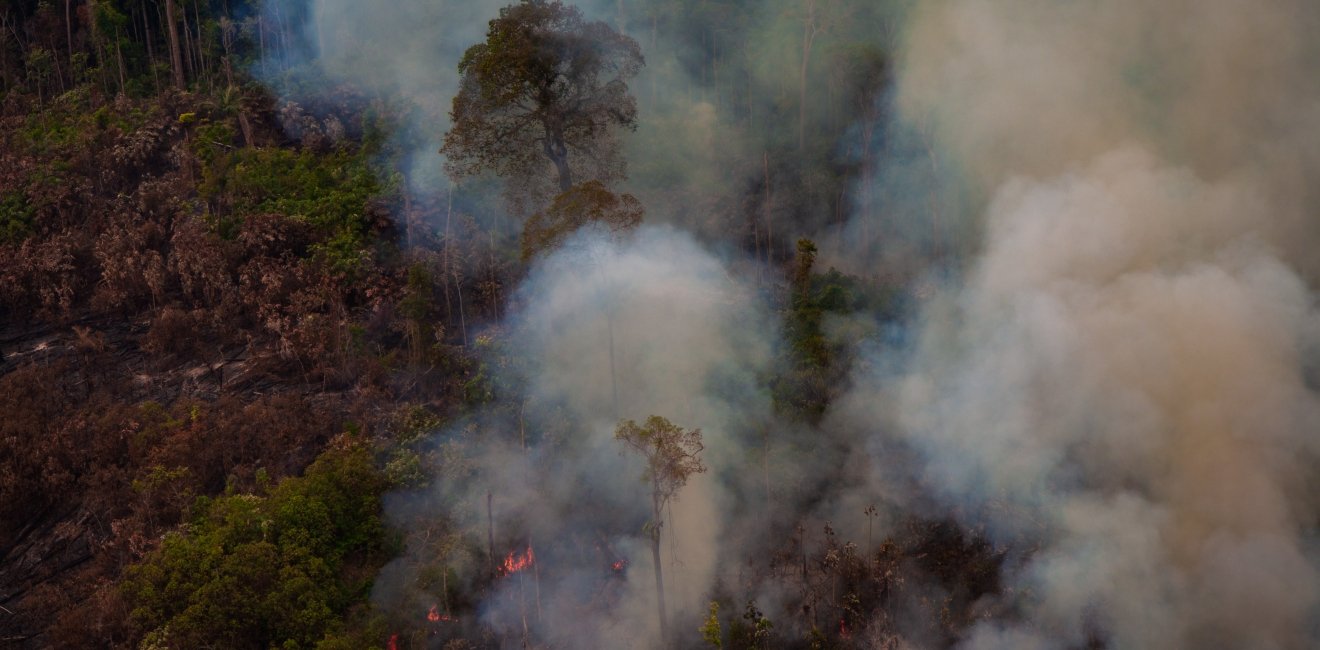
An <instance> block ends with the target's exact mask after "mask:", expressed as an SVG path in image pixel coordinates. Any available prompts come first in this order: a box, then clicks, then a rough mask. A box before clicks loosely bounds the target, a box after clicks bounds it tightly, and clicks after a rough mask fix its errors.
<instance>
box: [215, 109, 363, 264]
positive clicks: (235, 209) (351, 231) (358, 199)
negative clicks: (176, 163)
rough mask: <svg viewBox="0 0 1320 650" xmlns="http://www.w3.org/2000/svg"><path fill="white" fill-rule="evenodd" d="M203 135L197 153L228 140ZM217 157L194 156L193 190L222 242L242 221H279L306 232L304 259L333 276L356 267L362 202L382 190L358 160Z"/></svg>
mask: <svg viewBox="0 0 1320 650" xmlns="http://www.w3.org/2000/svg"><path fill="white" fill-rule="evenodd" d="M212 128H213V129H215V128H216V127H212ZM203 135H205V136H208V137H206V142H202V143H200V146H202V147H206V146H207V145H208V143H212V144H213V143H214V142H224V140H225V139H226V138H225V136H226V135H228V138H232V133H228V134H226V133H225V132H223V131H218V130H213V131H207V132H206V133H205V134H203ZM217 138H218V139H217ZM200 139H201V138H200V137H199V140H200ZM221 149H224V147H220V148H219V149H216V148H211V149H209V150H207V153H205V154H203V155H202V157H203V160H204V162H206V164H205V165H204V167H203V171H202V176H203V179H202V182H201V184H200V185H199V187H198V190H199V192H200V194H201V195H202V197H203V198H205V199H206V200H207V201H208V202H210V204H211V206H212V208H213V214H214V215H216V217H217V225H218V226H219V228H220V232H221V234H222V235H233V234H234V233H235V232H237V227H238V225H239V224H240V223H242V221H243V219H244V218H246V217H248V216H251V215H256V214H265V213H278V214H283V215H286V216H289V217H293V218H295V219H298V220H300V221H303V222H304V223H307V224H308V225H310V226H311V227H312V228H313V230H314V231H315V232H316V234H317V235H318V236H319V238H320V239H321V241H320V242H319V243H317V244H315V245H314V246H313V247H312V250H311V252H312V253H313V255H316V256H318V257H320V258H321V259H322V260H323V261H325V262H326V263H327V264H328V265H329V266H330V267H331V268H332V269H333V270H335V271H338V272H351V271H353V270H354V269H356V268H357V267H358V265H359V264H360V262H361V261H362V258H363V256H364V253H365V251H366V249H367V247H368V235H369V222H368V218H367V214H366V207H367V202H368V201H370V200H371V199H372V198H373V197H375V196H376V195H377V194H378V193H380V192H381V189H382V188H381V186H380V183H379V181H378V180H377V179H376V175H375V172H374V171H373V170H372V168H371V165H370V164H369V162H368V161H367V159H366V155H365V154H363V153H362V152H358V153H356V154H354V153H350V152H348V151H344V150H338V151H334V152H332V153H329V154H317V153H316V152H313V151H307V150H304V151H290V150H288V149H255V148H245V149H237V150H227V149H225V150H223V151H222V150H221ZM207 158H209V159H210V160H207Z"/></svg>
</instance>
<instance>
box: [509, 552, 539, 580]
mask: <svg viewBox="0 0 1320 650" xmlns="http://www.w3.org/2000/svg"><path fill="white" fill-rule="evenodd" d="M535 561H536V554H534V553H532V547H530V546H528V547H527V552H526V553H524V554H521V555H519V554H518V552H517V551H510V552H509V556H508V557H506V558H504V564H502V565H500V570H501V573H503V574H504V575H506V576H507V575H510V574H513V573H517V572H519V571H523V570H525V569H527V568H528V567H530V566H532V564H533V563H534V562H535Z"/></svg>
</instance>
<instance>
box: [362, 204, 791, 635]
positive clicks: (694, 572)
mask: <svg viewBox="0 0 1320 650" xmlns="http://www.w3.org/2000/svg"><path fill="white" fill-rule="evenodd" d="M511 312H512V313H511V316H510V318H509V325H508V327H509V330H508V331H507V332H506V334H505V335H503V336H501V337H500V342H499V343H498V344H499V345H502V346H507V347H506V352H509V353H511V354H510V355H508V356H506V357H503V358H506V359H521V360H525V362H524V363H523V364H522V365H521V366H520V367H518V368H502V369H501V368H494V369H492V372H493V373H495V374H497V375H498V374H504V373H508V374H510V375H517V376H518V378H519V379H520V380H521V381H522V382H525V383H524V385H525V391H524V392H523V393H522V400H523V401H522V403H521V405H519V406H517V407H516V409H515V411H516V416H515V417H513V418H509V417H508V416H507V408H508V406H509V405H508V404H503V405H496V406H494V407H492V411H491V412H490V413H488V414H477V415H476V417H475V418H473V419H472V420H470V421H469V424H468V425H467V426H460V427H459V428H458V429H457V430H449V431H442V432H438V433H439V435H438V437H437V438H438V440H439V441H440V442H441V444H442V445H450V449H451V450H452V451H451V452H447V453H451V455H455V454H457V455H461V456H462V457H463V458H465V459H466V460H464V461H463V462H461V463H456V465H455V466H456V467H458V466H461V467H462V469H461V471H456V472H452V473H442V475H440V476H437V477H435V490H434V493H432V494H427V495H401V496H399V497H398V498H392V499H391V502H390V508H389V509H390V512H391V515H392V516H393V517H394V518H395V519H396V520H398V521H399V522H400V523H403V524H404V525H407V520H408V517H409V516H410V515H409V514H408V513H410V512H414V511H419V510H420V511H421V512H423V513H430V516H431V517H432V518H434V517H436V516H439V517H442V518H452V519H453V520H454V521H455V522H456V524H457V525H458V526H461V527H466V528H467V529H469V530H473V531H475V530H484V529H485V527H486V524H487V521H486V520H487V510H486V508H487V501H486V499H487V496H486V495H488V494H489V495H491V503H492V506H491V513H492V514H493V528H494V537H495V540H496V544H497V548H496V555H497V556H499V555H501V554H503V553H504V552H505V551H506V550H507V547H508V545H509V544H514V545H515V550H516V548H521V544H523V543H524V540H528V541H530V542H531V543H532V545H533V546H534V548H535V553H536V555H537V557H538V558H540V561H539V562H538V574H537V576H536V577H535V578H533V577H532V576H530V575H519V576H518V577H517V579H510V578H501V579H497V580H496V583H495V585H494V586H493V587H492V588H491V590H489V592H487V593H485V594H483V595H482V599H483V600H482V602H481V603H480V604H479V606H478V607H477V608H476V609H477V611H478V613H479V615H480V617H481V621H480V622H481V623H482V624H483V625H486V626H488V627H489V629H493V630H495V631H496V632H498V633H500V634H503V635H506V636H507V638H511V639H512V638H519V637H520V636H521V635H522V633H523V632H522V630H523V627H522V625H523V623H522V621H523V619H524V616H526V617H527V619H529V620H530V623H529V626H530V628H531V629H532V631H533V633H534V634H535V637H536V638H537V639H543V640H545V641H547V642H551V643H555V644H559V645H562V646H564V647H615V644H616V643H617V642H618V640H619V639H629V640H630V641H629V643H630V644H631V647H638V648H644V647H651V644H658V643H659V638H660V635H659V629H658V622H657V621H658V619H657V616H656V602H655V591H654V582H653V574H652V569H653V565H652V558H651V554H650V550H649V541H648V540H647V538H646V535H645V533H644V532H643V530H642V526H643V525H644V524H645V522H646V521H647V519H648V518H649V516H650V503H651V502H650V494H649V492H648V491H647V486H646V484H644V483H643V482H642V480H641V479H642V471H643V467H642V463H641V460H640V459H639V458H636V457H634V456H632V455H631V454H630V453H628V452H627V449H626V447H625V446H624V445H623V444H622V443H620V442H619V441H617V440H615V439H614V429H615V426H616V424H617V422H618V420H619V419H620V418H629V419H634V420H637V421H642V420H644V419H645V418H647V417H648V416H650V415H661V416H663V417H666V418H667V419H669V420H671V421H672V422H674V423H675V424H678V425H680V426H683V427H685V428H700V429H701V430H702V432H703V438H704V444H705V447H706V448H705V451H704V453H703V454H702V459H703V461H704V462H705V464H706V465H707V467H708V468H709V471H708V473H706V474H702V475H697V476H694V477H693V478H692V479H691V480H690V481H689V482H688V484H687V486H686V487H684V488H683V489H682V490H681V491H680V492H679V493H678V495H677V496H676V497H675V500H674V501H673V502H672V504H671V507H670V508H669V510H668V511H667V513H666V515H665V517H664V518H665V522H664V527H663V529H662V531H663V536H662V560H663V565H664V572H665V585H666V602H667V603H668V609H669V612H670V614H671V617H673V618H674V619H675V620H689V619H690V618H691V617H692V614H693V612H692V610H694V609H699V608H700V606H701V605H702V604H704V603H705V602H706V597H707V595H708V594H709V593H710V591H711V587H712V584H713V583H714V582H715V580H716V577H717V575H716V574H717V562H718V560H719V559H720V553H721V552H725V551H727V550H728V549H727V548H726V544H725V543H724V541H723V538H724V537H725V536H726V535H727V531H726V530H725V526H726V525H727V524H728V522H729V520H730V516H729V514H728V510H729V507H730V505H729V501H730V499H731V493H730V488H729V487H728V485H727V476H728V475H729V474H730V471H731V470H736V469H738V468H740V467H741V466H742V463H744V462H745V457H744V456H745V454H744V453H743V452H742V451H741V450H740V448H739V443H738V442H737V440H736V439H735V437H734V435H733V433H734V432H735V431H737V430H739V428H740V427H742V426H743V424H742V423H741V420H740V418H742V417H744V416H745V415H747V414H751V413H764V412H767V411H768V410H769V404H768V401H769V400H768V398H767V397H766V396H765V395H764V394H763V393H762V392H761V391H759V390H758V389H757V382H758V380H759V379H760V377H762V376H763V375H764V373H765V372H766V371H767V368H768V366H769V364H770V361H771V356H772V351H773V344H774V340H775V338H776V336H777V330H776V329H775V328H765V327H764V323H766V322H770V321H771V318H770V315H769V312H768V310H767V308H766V306H765V305H764V304H763V303H762V301H761V299H760V297H759V296H757V295H756V294H755V293H754V292H752V291H750V290H749V289H748V288H747V287H746V286H745V285H743V284H742V283H740V282H739V281H738V280H736V279H735V278H734V277H732V276H731V275H730V274H729V272H728V270H727V269H726V268H725V265H724V264H723V263H722V262H721V261H720V260H719V259H718V258H716V257H715V256H713V255H712V254H711V253H709V252H707V251H706V250H704V249H703V248H702V247H701V246H700V245H698V244H697V243H696V242H695V240H694V239H693V238H692V237H691V236H689V235H687V234H684V233H681V232H678V231H675V230H672V229H669V228H656V227H649V226H648V227H643V228H641V229H640V230H639V231H638V232H636V233H634V234H633V235H631V236H629V237H628V238H627V239H626V240H624V241H615V240H612V239H611V238H610V237H609V236H608V234H607V233H605V234H603V233H597V232H594V231H591V229H587V230H586V231H583V232H580V233H579V234H578V235H575V236H574V237H573V238H571V239H570V240H569V241H568V242H566V243H565V245H564V246H563V248H562V249H560V250H558V251H556V252H554V253H552V254H550V255H548V256H547V257H546V258H545V259H544V260H542V261H540V262H538V263H537V264H535V265H534V266H533V268H532V270H531V273H530V275H529V277H528V278H527V280H526V281H525V282H524V283H523V285H522V286H521V288H520V290H519V293H518V294H517V296H516V297H515V298H514V300H513V307H512V309H511ZM491 361H492V362H494V361H496V359H492V360H491ZM616 394H617V398H616ZM503 397H504V398H506V399H516V398H517V396H514V395H505V396H503ZM501 408H503V409H504V410H503V411H500V410H499V409H501ZM524 441H525V443H524ZM524 444H525V445H526V446H525V447H524ZM426 516H427V515H425V514H423V518H425V517H426ZM442 559H444V560H445V561H446V562H449V563H451V564H453V563H454V560H449V559H445V558H440V557H436V558H424V559H423V561H424V562H434V561H440V560H442ZM615 559H621V560H623V561H625V562H626V565H627V568H626V570H622V571H612V570H611V566H610V564H611V562H613V561H615ZM480 562H481V559H480V557H479V556H478V557H476V558H474V559H473V560H470V561H468V565H467V567H466V571H467V572H468V573H469V574H479V573H481V571H482V569H481V566H480ZM396 564H397V566H394V567H391V568H389V569H387V570H386V571H385V572H384V574H383V578H382V580H381V581H380V582H379V583H378V585H377V594H376V596H377V602H378V603H380V604H382V605H383V606H385V607H397V605H396V603H395V600H396V599H397V598H399V597H400V594H401V593H403V591H404V590H401V589H400V587H401V585H407V584H409V583H411V582H414V581H415V580H416V579H417V576H415V575H408V574H406V572H407V571H408V569H407V566H408V563H407V561H406V560H405V561H402V562H400V563H396ZM533 580H535V586H533V582H532V581H533ZM533 590H534V594H535V595H533ZM435 600H437V601H438V600H439V596H438V595H437V596H435Z"/></svg>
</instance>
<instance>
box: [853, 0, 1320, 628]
mask: <svg viewBox="0 0 1320 650" xmlns="http://www.w3.org/2000/svg"><path fill="white" fill-rule="evenodd" d="M1318 19H1320V9H1318V8H1317V6H1316V5H1314V4H1313V3H1309V2H1302V1H1290V0H1277V1H1271V2H1243V1H1237V0H1220V1H1215V2H1209V3H1205V2H1195V3H1194V2H1161V3H1148V2H1139V1H1121V2H1107V3H1057V2H1037V1H1033V0H1011V1H1007V2H996V3H986V2H976V1H972V0H950V1H937V2H927V3H923V4H921V5H920V6H918V7H917V8H916V9H915V10H914V12H913V14H912V16H911V20H910V22H909V24H908V26H907V30H906V36H905V48H904V58H903V60H902V68H901V72H900V77H899V91H898V96H897V100H896V101H897V105H898V107H899V109H900V112H901V115H902V119H905V120H908V121H910V122H911V121H923V122H925V123H929V124H932V125H933V129H932V131H933V133H934V134H935V141H936V143H937V147H938V149H939V151H940V153H941V155H943V156H947V157H948V158H950V159H951V160H953V161H956V164H957V165H958V167H959V168H960V169H961V170H962V171H963V173H964V175H965V180H966V182H967V183H968V184H969V187H970V190H969V191H970V192H971V193H972V194H973V195H978V196H985V197H987V200H986V205H985V208H984V210H983V212H982V213H983V215H984V216H983V219H982V225H981V229H982V230H983V231H984V239H983V241H982V243H981V246H980V247H981V250H980V253H979V255H978V256H977V258H976V259H975V261H974V262H973V263H972V264H971V265H970V267H969V270H968V271H967V273H966V275H965V277H964V278H963V279H962V281H960V282H957V283H953V284H952V285H951V286H948V287H946V288H945V289H944V290H942V291H938V292H936V294H935V295H934V296H932V297H931V298H930V300H929V301H928V302H927V304H926V306H925V309H924V311H923V315H922V317H921V319H920V322H919V323H918V324H917V327H918V330H917V331H918V332H919V334H918V335H917V337H916V339H917V343H916V346H915V348H914V349H911V350H907V351H904V350H895V351H891V352H890V353H889V354H890V355H891V356H892V357H894V358H899V359H901V360H902V361H901V363H902V366H903V367H902V370H901V371H899V372H896V373H886V374H881V373H878V372H874V373H871V374H869V375H863V376H860V377H859V378H858V387H857V389H856V390H855V391H854V392H853V393H852V395H851V396H850V398H849V400H848V401H847V403H846V404H844V405H843V406H842V407H841V408H840V410H839V412H838V413H836V415H837V416H838V417H839V418H840V419H841V420H845V421H848V420H850V421H859V420H861V419H865V420H867V421H882V422H887V423H889V425H890V426H889V427H887V430H888V431H892V432H894V433H893V434H892V435H893V436H894V437H896V438H897V439H898V440H900V441H901V442H902V443H903V444H904V445H906V446H907V447H908V448H910V449H912V450H915V452H916V453H917V456H918V457H919V458H920V459H921V460H920V464H919V467H918V468H917V469H916V470H910V469H908V470H904V469H899V468H893V467H885V466H884V462H885V460H884V459H883V458H882V459H880V460H879V462H880V466H879V467H878V470H877V471H879V472H884V471H915V473H916V474H917V476H918V478H919V480H920V482H921V485H922V486H923V488H924V489H925V490H928V491H930V492H931V493H933V494H934V495H937V497H938V503H939V504H940V505H939V507H940V508H942V509H945V511H946V512H951V513H953V514H954V515H955V516H957V517H959V518H960V519H961V520H962V521H963V522H964V523H966V524H968V525H971V526H977V527H982V528H983V529H984V530H986V531H987V532H988V534H989V535H990V536H991V537H992V538H993V539H995V540H996V541H997V542H999V543H1003V544H1007V545H1009V546H1010V547H1012V548H1015V549H1018V554H1017V555H1016V556H1015V557H1016V560H1013V561H1010V562H1008V563H1006V568H1005V572H1006V575H1005V576H1004V577H1005V579H1006V581H1007V585H1008V586H1007V589H1006V590H1005V593H1004V594H1003V595H1002V596H1001V597H1000V600H1001V602H999V603H996V604H995V607H996V611H1002V612H1005V614H1004V615H1003V616H1002V617H999V618H998V619H997V620H993V621H987V622H984V623H982V624H980V625H978V626H976V627H975V628H974V629H973V630H972V631H971V633H970V635H969V637H968V638H967V639H966V641H965V644H966V646H967V647H969V648H1066V647H1082V646H1086V645H1088V644H1091V643H1096V642H1101V643H1105V644H1107V645H1108V646H1109V647H1122V648H1128V647H1148V648H1155V647H1160V648H1203V647H1256V648H1302V647H1311V646H1313V645H1314V644H1315V643H1316V642H1317V640H1320V636H1317V627H1316V623H1317V598H1318V597H1320V593H1318V589H1317V585H1318V584H1320V581H1318V578H1320V574H1318V573H1317V561H1318V560H1320V555H1318V554H1317V552H1316V546H1315V533H1316V514H1317V505H1318V504H1317V501H1316V498H1315V486H1316V479H1317V471H1316V467H1317V465H1316V461H1317V457H1316V452H1317V444H1318V443H1320V432H1317V430H1316V426H1317V424H1316V423H1317V422H1320V418H1318V416H1320V401H1317V393H1316V391H1317V385H1316V382H1315V373H1314V370H1315V363H1316V361H1317V358H1316V353H1317V350H1318V349H1320V348H1317V343H1320V338H1317V335H1320V314H1318V313H1317V311H1316V305H1315V296H1314V288H1313V287H1314V283H1315V280H1316V279H1317V278H1316V271H1317V267H1316V260H1317V258H1316V256H1315V255H1314V252H1313V251H1314V250H1315V246H1316V244H1317V243H1320V237H1317V235H1320V228H1318V226H1320V221H1317V220H1316V218H1315V217H1316V214H1317V210H1318V209H1320V202H1317V195H1316V192H1315V189H1314V184H1313V183H1307V182H1305V181H1303V180H1302V179H1304V178H1308V177H1314V176H1315V174H1316V173H1317V172H1320V165H1317V163H1320V140H1317V138H1316V135H1315V134H1316V133H1320V113H1318V112H1316V110H1315V107H1316V106H1317V105H1320V92H1318V90H1320V89H1318V87H1317V81H1318V80H1320V79H1318V78H1317V77H1316V75H1315V70H1316V69H1317V67H1316V63H1317V61H1320V58H1318V57H1317V54H1320V52H1318V51H1317V48H1316V46H1315V42H1314V39H1313V38H1312V37H1311V34H1313V30H1314V28H1315V27H1316V26H1317V20H1318ZM884 367H892V366H884Z"/></svg>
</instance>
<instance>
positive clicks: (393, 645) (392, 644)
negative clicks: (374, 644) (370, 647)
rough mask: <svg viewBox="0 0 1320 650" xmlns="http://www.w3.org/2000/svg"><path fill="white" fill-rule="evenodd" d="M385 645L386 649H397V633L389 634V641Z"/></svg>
mask: <svg viewBox="0 0 1320 650" xmlns="http://www.w3.org/2000/svg"><path fill="white" fill-rule="evenodd" d="M385 647H386V648H387V649H388V650H399V635H397V634H391V635H390V642H389V643H387V644H385Z"/></svg>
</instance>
